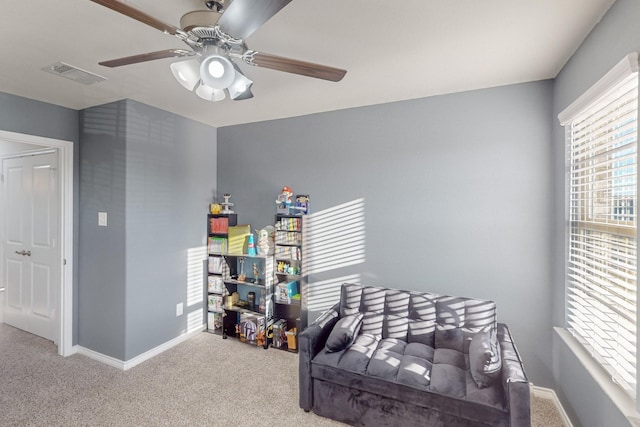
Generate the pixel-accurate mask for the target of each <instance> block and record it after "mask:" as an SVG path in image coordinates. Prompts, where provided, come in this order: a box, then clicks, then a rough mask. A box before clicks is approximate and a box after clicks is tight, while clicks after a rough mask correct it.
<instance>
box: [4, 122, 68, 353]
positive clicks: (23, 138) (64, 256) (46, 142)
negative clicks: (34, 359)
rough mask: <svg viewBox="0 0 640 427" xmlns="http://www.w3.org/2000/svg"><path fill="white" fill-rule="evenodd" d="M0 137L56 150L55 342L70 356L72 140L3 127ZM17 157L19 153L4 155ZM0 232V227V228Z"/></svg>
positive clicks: (60, 349)
mask: <svg viewBox="0 0 640 427" xmlns="http://www.w3.org/2000/svg"><path fill="white" fill-rule="evenodd" d="M0 139H3V140H5V141H9V142H19V143H25V144H33V145H39V146H42V147H43V149H45V148H47V147H49V148H56V149H57V150H58V169H59V171H60V174H59V176H60V216H59V218H60V220H59V221H60V222H59V231H60V260H59V262H60V266H61V268H60V288H59V290H58V291H59V292H58V305H57V312H58V316H57V317H58V334H57V335H58V343H57V344H58V354H59V355H61V356H70V355H72V354H73V353H75V351H74V348H73V271H74V268H73V166H74V165H73V148H74V147H73V142H72V141H64V140H61V139H53V138H45V137H42V136H35V135H27V134H21V133H15V132H8V131H3V130H0ZM37 151H38V152H39V151H41V150H37ZM32 152H33V151H32ZM25 153H26V152H25ZM20 154H22V153H20ZM17 156H19V154H17V155H8V156H5V157H7V158H8V157H17ZM5 157H3V158H5ZM1 232H2V230H1V229H0V233H1Z"/></svg>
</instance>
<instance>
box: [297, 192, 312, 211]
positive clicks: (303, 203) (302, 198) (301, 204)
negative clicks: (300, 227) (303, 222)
mask: <svg viewBox="0 0 640 427" xmlns="http://www.w3.org/2000/svg"><path fill="white" fill-rule="evenodd" d="M295 209H296V210H297V211H298V212H299V213H301V214H302V215H306V214H308V213H309V195H308V194H298V195H297V196H296V207H295Z"/></svg>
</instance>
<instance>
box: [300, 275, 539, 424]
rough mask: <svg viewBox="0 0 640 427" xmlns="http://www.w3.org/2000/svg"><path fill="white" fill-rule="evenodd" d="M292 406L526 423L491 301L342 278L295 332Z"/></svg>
mask: <svg viewBox="0 0 640 427" xmlns="http://www.w3.org/2000/svg"><path fill="white" fill-rule="evenodd" d="M298 345H299V362H300V363H299V370H300V372H299V382H300V390H299V391H300V407H301V408H302V409H304V410H305V411H313V412H314V413H316V414H318V415H321V416H324V417H329V418H333V419H335V420H338V421H342V422H345V423H348V424H351V425H360V426H403V427H404V426H430V427H432V426H442V427H445V426H446V427H455V426H492V427H496V426H497V427H500V426H505V427H507V426H510V427H529V426H530V425H531V415H530V395H529V383H528V381H527V377H526V375H525V372H524V369H523V366H522V361H521V359H520V355H519V354H518V352H517V350H516V348H515V345H514V343H513V341H512V339H511V335H510V333H509V330H508V328H507V326H506V325H504V324H501V323H497V321H496V306H495V303H494V302H492V301H485V300H477V299H470V298H460V297H451V296H443V295H435V294H430V293H425V292H415V291H402V290H397V289H387V288H379V287H372V286H364V285H359V284H343V285H342V288H341V298H340V302H339V303H337V304H336V305H335V306H334V307H333V308H332V309H330V310H328V311H327V312H325V313H323V314H322V315H321V316H320V317H319V318H318V319H317V320H316V321H315V322H314V323H312V324H311V325H310V326H309V327H308V328H307V329H305V330H304V331H303V332H302V333H301V334H300V335H299V343H298Z"/></svg>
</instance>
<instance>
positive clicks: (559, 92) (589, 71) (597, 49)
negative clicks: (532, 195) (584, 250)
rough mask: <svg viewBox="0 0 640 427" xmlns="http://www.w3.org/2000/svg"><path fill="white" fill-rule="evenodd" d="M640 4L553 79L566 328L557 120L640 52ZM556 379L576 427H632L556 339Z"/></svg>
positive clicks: (628, 0) (559, 286)
mask: <svg viewBox="0 0 640 427" xmlns="http://www.w3.org/2000/svg"><path fill="white" fill-rule="evenodd" d="M638 17H640V2H638V1H636V0H617V1H616V2H615V3H614V4H613V6H612V7H611V8H610V10H609V11H608V12H607V14H606V15H605V16H604V18H603V19H602V20H601V21H600V23H599V24H598V25H597V26H596V27H595V28H594V30H593V31H592V32H591V34H590V35H589V36H588V37H587V38H586V39H585V41H584V42H583V43H582V45H581V46H580V48H579V49H578V50H577V51H576V52H575V54H574V55H573V56H572V58H571V59H570V60H569V61H568V62H567V64H566V65H565V67H564V68H563V70H562V71H561V72H560V74H559V75H558V77H557V78H556V80H555V86H554V104H553V151H552V161H553V173H554V189H555V191H554V193H553V197H554V211H553V218H554V223H553V226H554V230H555V231H554V236H555V237H554V240H553V252H552V253H553V258H552V259H553V260H554V264H553V281H552V283H553V288H552V289H553V298H552V300H551V301H552V302H553V304H554V305H553V323H554V325H556V326H564V300H565V287H564V278H565V270H564V260H565V244H564V236H565V231H564V230H565V219H566V209H565V204H566V201H565V166H564V165H565V142H564V130H563V128H562V127H561V126H560V124H559V123H558V120H557V115H558V113H560V112H561V111H562V110H563V109H564V108H566V107H567V106H568V105H569V104H571V103H572V102H573V101H574V100H575V99H576V98H578V97H579V96H580V95H581V94H582V93H583V92H584V91H586V90H587V89H588V88H589V87H590V86H591V85H593V84H594V83H595V82H597V81H598V80H599V79H600V78H601V77H602V76H604V75H605V74H606V73H607V72H608V71H609V70H610V69H611V68H612V67H613V66H614V65H616V64H617V63H618V62H619V61H620V60H622V58H623V57H624V56H625V55H627V54H628V53H630V52H633V51H640V26H638ZM553 346H554V349H553V353H554V357H555V358H556V360H555V362H554V373H553V374H554V378H555V380H556V383H557V385H558V389H557V390H558V393H559V395H560V396H561V398H562V400H563V403H564V404H565V407H566V408H567V410H568V412H569V413H570V414H571V416H572V418H573V420H575V421H576V425H583V426H590V427H591V426H612V425H616V426H617V425H628V424H629V423H628V421H626V419H625V418H624V417H623V416H622V414H621V413H620V411H619V410H618V409H617V408H616V407H615V405H614V404H613V403H612V402H611V400H610V399H609V398H607V396H606V395H605V394H604V393H603V392H602V390H601V389H600V387H599V386H598V385H597V384H596V383H595V382H594V381H593V379H592V378H591V376H590V375H589V374H588V373H587V372H586V371H585V370H584V368H583V367H582V365H580V364H579V363H577V362H576V358H575V356H574V355H573V353H572V352H571V351H570V350H569V349H568V348H567V346H566V345H565V344H564V342H563V341H562V340H561V339H558V338H557V337H554V340H553Z"/></svg>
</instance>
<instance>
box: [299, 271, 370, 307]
mask: <svg viewBox="0 0 640 427" xmlns="http://www.w3.org/2000/svg"><path fill="white" fill-rule="evenodd" d="M343 283H360V275H359V274H351V275H348V276H341V277H335V278H333V279H329V280H322V281H319V282H313V285H312V286H308V287H307V307H308V308H309V310H313V311H325V310H328V309H330V308H331V307H333V305H334V304H335V303H337V302H338V301H339V300H340V287H341V286H342V284H343Z"/></svg>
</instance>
